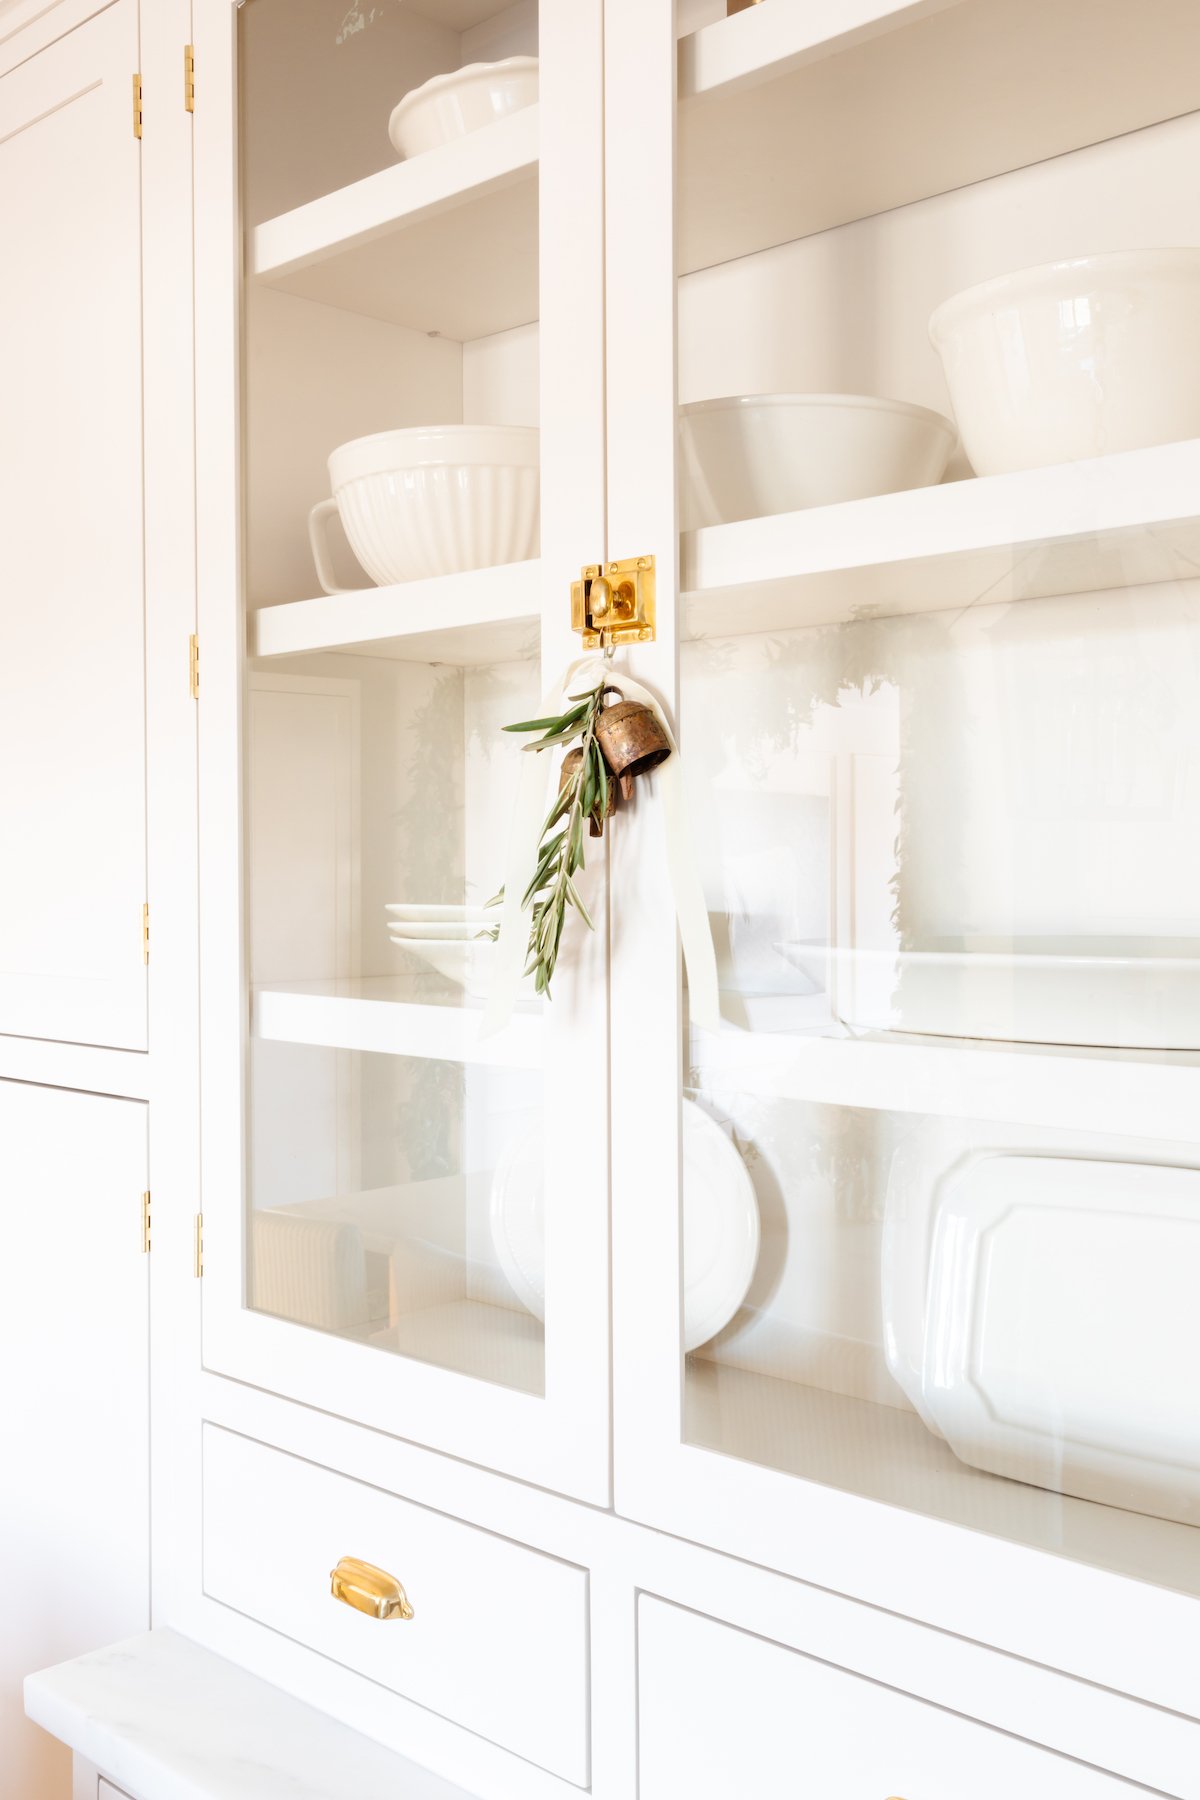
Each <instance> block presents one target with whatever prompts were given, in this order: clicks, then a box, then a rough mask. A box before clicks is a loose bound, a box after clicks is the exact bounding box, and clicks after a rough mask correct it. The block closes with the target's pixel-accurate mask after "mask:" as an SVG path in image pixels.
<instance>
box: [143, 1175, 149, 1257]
mask: <svg viewBox="0 0 1200 1800" xmlns="http://www.w3.org/2000/svg"><path fill="white" fill-rule="evenodd" d="M149 1254H150V1190H149V1189H148V1188H147V1190H146V1192H145V1193H144V1194H143V1195H142V1255H143V1256H149Z"/></svg>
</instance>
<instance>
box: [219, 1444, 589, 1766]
mask: <svg viewBox="0 0 1200 1800" xmlns="http://www.w3.org/2000/svg"><path fill="white" fill-rule="evenodd" d="M343 1557H356V1558H358V1559H359V1560H360V1561H362V1562H366V1563H372V1564H374V1565H375V1566H376V1567H377V1568H380V1569H385V1570H387V1571H388V1573H389V1574H391V1575H394V1576H396V1577H397V1578H398V1579H399V1580H400V1581H401V1582H402V1583H403V1584H404V1587H405V1590H406V1592H407V1594H408V1598H409V1600H410V1602H411V1604H412V1608H413V1614H414V1616H413V1618H412V1619H411V1620H402V1619H398V1618H395V1619H388V1620H386V1621H384V1620H379V1619H376V1618H371V1617H368V1616H366V1615H365V1614H363V1613H360V1612H355V1611H354V1610H352V1608H351V1607H349V1606H345V1605H341V1604H339V1603H338V1602H337V1601H336V1600H335V1599H334V1598H333V1597H332V1595H331V1593H330V1572H331V1570H332V1569H333V1568H334V1566H335V1564H336V1563H338V1562H339V1561H340V1560H341V1559H342V1558H343ZM204 1591H205V1593H206V1594H207V1595H208V1596H209V1597H210V1598H211V1599H213V1600H219V1601H221V1602H223V1603H224V1604H225V1605H226V1606H231V1607H235V1608H236V1609H237V1610H238V1611H239V1612H241V1613H246V1614H248V1615H249V1616H250V1617H251V1618H253V1619H257V1620H260V1621H261V1622H262V1623H263V1624H264V1625H269V1626H272V1627H273V1628H274V1629H275V1630H276V1631H281V1632H284V1633H285V1634H286V1635H287V1636H288V1637H290V1638H293V1639H295V1640H296V1642H298V1643H301V1644H305V1645H307V1646H309V1647H310V1648H311V1649H313V1650H318V1651H320V1652H321V1654H322V1655H324V1656H328V1657H331V1658H332V1659H333V1660H334V1661H335V1662H338V1663H341V1664H343V1665H344V1666H345V1667H346V1668H349V1669H353V1670H355V1671H357V1672H358V1673H359V1674H361V1675H366V1676H369V1677H370V1679H371V1680H372V1681H376V1682H379V1683H380V1684H381V1685H382V1686H384V1687H386V1688H391V1689H392V1691H393V1692H395V1693H397V1694H402V1695H403V1696H404V1697H405V1698H406V1699H408V1700H414V1701H416V1702H417V1703H418V1704H419V1705H421V1706H426V1707H428V1708H429V1709H430V1710H431V1711H432V1712H436V1713H440V1714H442V1715H443V1717H445V1718H448V1719H452V1720H454V1721H455V1723H456V1724H459V1725H464V1726H466V1727H467V1728H468V1729H469V1730H471V1731H475V1732H478V1733H479V1734H480V1736H482V1737H485V1738H489V1739H490V1740H491V1741H492V1742H493V1743H496V1744H500V1745H503V1746H504V1748H505V1749H508V1750H512V1751H515V1752H516V1753H517V1755H519V1756H523V1757H526V1758H528V1760H529V1761H530V1762H533V1763H537V1764H539V1765H540V1766H541V1767H542V1768H544V1769H549V1770H551V1771H552V1772H553V1773H554V1774H556V1775H561V1776H562V1777H564V1778H565V1779H566V1780H568V1781H572V1782H575V1783H577V1784H578V1785H580V1786H583V1785H585V1784H586V1782H587V1779H588V1736H587V1732H588V1727H587V1679H588V1577H587V1572H586V1571H585V1570H584V1569H580V1568H577V1567H576V1566H575V1565H573V1564H571V1563H565V1562H560V1561H558V1560H557V1559H556V1558H554V1557H550V1556H543V1555H542V1554H541V1553H540V1552H538V1551H536V1550H530V1549H528V1548H527V1547H526V1546H524V1545H521V1544H515V1543H513V1542H512V1541H511V1539H508V1538H503V1537H497V1536H494V1535H493V1534H492V1533H490V1532H487V1531H481V1530H479V1529H478V1528H477V1527H475V1526H473V1525H464V1524H463V1523H461V1521H459V1520H457V1519H451V1518H448V1517H447V1516H446V1514H444V1513H439V1512H434V1511H432V1510H431V1509H430V1508H428V1507H425V1506H418V1505H415V1504H414V1503H413V1502H411V1501H408V1500H401V1499H398V1498H397V1497H396V1496H395V1495H394V1494H388V1493H384V1492H383V1491H382V1490H380V1489H379V1488H374V1487H368V1486H367V1485H366V1484H365V1483H364V1482H360V1481H352V1480H350V1479H349V1478H348V1477H346V1476H344V1475H338V1474H335V1473H334V1472H333V1471H332V1470H329V1469H324V1468H320V1467H318V1466H317V1465H316V1464H314V1463H310V1462H305V1461H303V1460H302V1459H301V1458H299V1457H296V1456H292V1455H290V1454H288V1453H287V1452H285V1451H282V1450H273V1449H269V1448H268V1447H266V1446H265V1445H263V1444H258V1443H255V1442H253V1441H252V1440H251V1439H249V1438H244V1437H240V1436H238V1435H237V1434H236V1433H233V1432H229V1431H225V1430H223V1429H221V1428H219V1427H217V1426H213V1425H207V1426H206V1427H205V1432H204Z"/></svg>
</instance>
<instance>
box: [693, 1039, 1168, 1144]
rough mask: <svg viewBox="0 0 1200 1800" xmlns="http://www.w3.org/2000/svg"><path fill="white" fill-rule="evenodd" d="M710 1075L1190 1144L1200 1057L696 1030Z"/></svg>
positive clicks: (851, 1099)
mask: <svg viewBox="0 0 1200 1800" xmlns="http://www.w3.org/2000/svg"><path fill="white" fill-rule="evenodd" d="M689 1061H690V1062H691V1064H692V1065H693V1066H695V1067H698V1068H699V1069H701V1070H702V1071H703V1077H704V1079H705V1080H708V1079H711V1078H712V1077H714V1076H715V1075H716V1074H717V1073H718V1072H719V1073H720V1074H721V1076H722V1077H733V1078H734V1079H736V1078H737V1076H738V1074H739V1072H740V1071H743V1070H744V1071H745V1074H746V1079H747V1081H748V1082H749V1083H751V1084H752V1085H753V1089H754V1091H755V1092H756V1093H761V1094H771V1095H772V1096H778V1097H779V1098H780V1099H795V1100H804V1101H810V1102H813V1103H816V1104H819V1105H826V1106H855V1107H867V1108H870V1109H871V1110H873V1111H880V1112H901V1113H914V1114H918V1115H922V1116H928V1117H930V1118H950V1119H978V1120H981V1121H985V1122H987V1121H991V1122H996V1123H1015V1124H1024V1125H1045V1126H1051V1127H1055V1128H1057V1129H1060V1130H1062V1131H1096V1132H1111V1133H1116V1134H1118V1135H1122V1136H1128V1137H1146V1138H1161V1139H1166V1140H1168V1141H1171V1142H1177V1143H1194V1142H1195V1138H1196V1119H1197V1117H1198V1116H1200V1055H1196V1054H1193V1053H1191V1052H1182V1051H1180V1052H1166V1051H1163V1052H1158V1051H1148V1050H1091V1049H1080V1048H1063V1047H1061V1046H1052V1045H1033V1044H996V1043H987V1044H982V1043H979V1042H973V1041H968V1040H965V1039H949V1038H913V1037H908V1036H906V1035H904V1034H901V1033H875V1034H871V1035H869V1036H868V1035H863V1036H861V1037H850V1036H844V1037H833V1036H821V1035H820V1034H819V1033H815V1032H814V1033H813V1034H811V1035H799V1034H789V1033H784V1032H748V1031H738V1030H735V1029H730V1028H728V1027H727V1028H725V1029H723V1030H722V1031H720V1032H719V1033H716V1034H712V1033H708V1032H702V1031H698V1030H696V1031H693V1033H692V1039H691V1052H690V1057H689Z"/></svg>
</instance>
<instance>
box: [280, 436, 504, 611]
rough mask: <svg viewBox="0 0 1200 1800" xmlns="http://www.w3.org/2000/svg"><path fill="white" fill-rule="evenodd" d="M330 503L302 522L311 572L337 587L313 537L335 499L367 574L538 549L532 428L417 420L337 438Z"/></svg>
mask: <svg viewBox="0 0 1200 1800" xmlns="http://www.w3.org/2000/svg"><path fill="white" fill-rule="evenodd" d="M329 481H330V486H331V487H332V489H333V500H332V501H322V502H321V504H320V505H319V506H316V507H314V508H313V513H312V516H311V519H310V532H311V538H312V548H313V557H314V560H315V562H316V565H317V575H318V577H319V579H320V582H321V585H322V587H323V588H324V589H325V592H326V593H327V594H332V593H337V592H338V591H339V589H338V587H337V584H336V582H335V581H334V579H333V575H332V571H331V568H330V564H329V559H328V554H327V552H326V550H325V548H324V542H323V538H322V536H321V532H322V528H323V515H325V514H327V513H328V512H329V511H331V510H332V509H333V508H334V507H335V506H336V509H337V512H338V514H339V515H340V517H341V521H342V525H343V527H344V528H345V532H346V536H347V538H348V539H349V540H350V548H351V549H352V550H353V551H354V554H355V556H356V557H357V558H358V560H359V562H360V563H361V564H362V566H363V568H364V569H365V570H366V571H367V574H368V575H369V576H370V577H371V580H372V581H374V582H377V583H378V584H379V586H381V587H386V586H387V585H388V584H389V583H391V582H394V581H419V580H421V579H422V578H424V577H426V576H433V575H456V574H459V573H461V572H462V570H464V569H482V568H488V567H490V566H491V565H493V564H495V563H509V562H523V561H525V560H526V559H528V558H530V557H534V556H536V555H537V552H538V485H539V484H538V433H537V431H536V430H535V429H534V428H532V427H529V426H523V425H419V426H414V427H412V428H411V429H408V430H403V431H381V432H377V433H376V434H375V435H374V436H372V437H365V438H355V439H353V440H352V442H350V443H348V444H342V445H340V446H339V447H338V449H336V450H335V451H334V452H333V454H332V456H331V457H330V458H329Z"/></svg>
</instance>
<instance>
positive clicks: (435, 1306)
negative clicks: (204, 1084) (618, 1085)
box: [248, 1042, 545, 1394]
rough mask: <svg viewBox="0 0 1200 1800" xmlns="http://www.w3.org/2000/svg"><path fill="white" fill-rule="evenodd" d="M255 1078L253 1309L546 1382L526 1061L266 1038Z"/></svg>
mask: <svg viewBox="0 0 1200 1800" xmlns="http://www.w3.org/2000/svg"><path fill="white" fill-rule="evenodd" d="M251 1091H252V1126H251V1163H252V1171H253V1183H252V1191H253V1211H252V1213H251V1217H250V1243H249V1259H248V1260H249V1299H250V1304H251V1305H252V1306H254V1307H255V1308H256V1309H257V1310H259V1311H261V1312H267V1313H273V1314H275V1315H276V1316H277V1317H279V1318H284V1319H290V1320H293V1321H294V1322H295V1323H297V1324H300V1325H308V1326H311V1327H313V1328H314V1329H316V1330H319V1331H331V1332H336V1333H337V1334H338V1335H339V1336H341V1337H347V1338H352V1339H354V1340H355V1341H357V1342H359V1343H364V1344H370V1345H373V1346H374V1347H375V1348H377V1349H380V1350H390V1351H394V1352H397V1353H398V1354H400V1355H402V1356H411V1357H415V1358H417V1359H418V1360H419V1361H421V1362H432V1363H438V1364H440V1365H441V1366H442V1367H444V1368H449V1369H456V1370H458V1371H460V1372H461V1373H463V1374H466V1375H474V1376H477V1377H479V1378H482V1379H485V1380H490V1381H497V1382H500V1383H501V1384H502V1385H504V1386H505V1387H514V1388H520V1389H522V1390H523V1391H524V1392H527V1393H534V1394H540V1393H542V1392H543V1391H544V1387H545V1378H544V1355H543V1332H542V1324H541V1319H540V1317H539V1316H538V1315H537V1313H535V1312H534V1311H531V1310H530V1308H529V1304H528V1302H529V1301H530V1300H533V1301H534V1304H535V1305H536V1304H537V1303H538V1302H537V1296H538V1293H539V1291H540V1292H542V1293H544V1278H543V1277H542V1266H543V1256H542V1233H541V1218H540V1211H537V1210H536V1209H534V1208H531V1207H529V1195H530V1191H531V1186H532V1185H533V1184H535V1183H536V1181H537V1179H538V1178H539V1176H540V1157H541V1077H540V1075H539V1074H538V1072H537V1071H536V1070H527V1069H489V1068H479V1067H464V1066H463V1064H461V1063H451V1062H435V1061H432V1060H431V1059H429V1058H428V1057H410V1056H381V1055H373V1054H370V1053H367V1054H363V1053H359V1052H354V1051H347V1050H332V1049H324V1048H319V1047H312V1046H309V1045H299V1044H284V1043H261V1042H260V1043H257V1044H256V1045H255V1047H254V1059H253V1066H252V1078H251ZM285 1112H287V1113H288V1116H289V1117H290V1119H291V1130H290V1132H289V1133H288V1134H287V1135H286V1136H284V1135H283V1134H282V1133H281V1132H280V1131H279V1129H278V1120H279V1118H280V1116H281V1115H282V1114H284V1113H285ZM260 1121H261V1125H260ZM513 1196H516V1197H517V1198H519V1199H524V1200H525V1202H526V1207H527V1212H526V1214H525V1215H523V1216H522V1220H521V1225H522V1227H523V1229H521V1231H520V1233H519V1235H518V1233H517V1231H516V1230H515V1228H511V1227H512V1215H511V1213H510V1211H509V1210H508V1209H509V1203H510V1201H511V1198H512V1197H513ZM501 1219H503V1220H504V1221H505V1222H506V1223H508V1224H509V1225H510V1230H509V1231H507V1232H506V1231H505V1230H504V1229H503V1227H502V1225H501V1223H500V1220H501ZM543 1310H544V1309H543Z"/></svg>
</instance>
